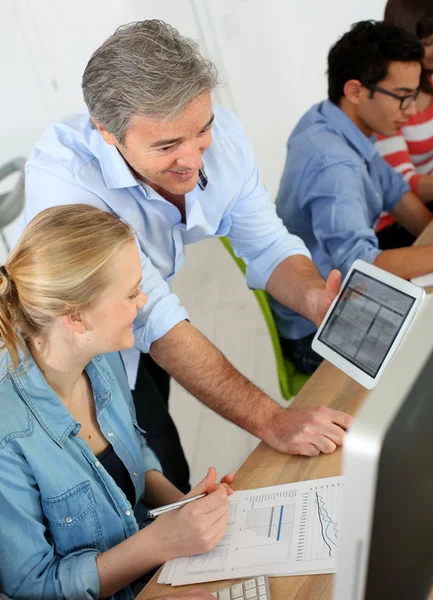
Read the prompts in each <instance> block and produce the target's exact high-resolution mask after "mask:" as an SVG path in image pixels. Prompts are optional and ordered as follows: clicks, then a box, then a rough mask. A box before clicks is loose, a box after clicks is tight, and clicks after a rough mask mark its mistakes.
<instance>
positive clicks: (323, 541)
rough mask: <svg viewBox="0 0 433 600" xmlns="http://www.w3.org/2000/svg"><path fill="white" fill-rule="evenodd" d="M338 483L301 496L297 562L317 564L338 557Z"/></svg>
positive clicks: (311, 490)
mask: <svg viewBox="0 0 433 600" xmlns="http://www.w3.org/2000/svg"><path fill="white" fill-rule="evenodd" d="M342 491H343V486H342V485H341V484H340V483H336V484H330V485H321V486H317V487H316V486H314V487H311V488H310V489H309V490H308V491H307V492H304V493H303V494H302V507H301V521H300V532H299V541H298V549H297V557H296V558H297V560H302V561H308V560H320V559H325V558H334V557H336V556H338V546H339V537H338V535H339V533H338V526H339V525H338V524H339V520H338V519H339V508H340V506H341V494H342Z"/></svg>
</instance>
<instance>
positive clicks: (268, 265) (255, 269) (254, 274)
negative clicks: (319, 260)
mask: <svg viewBox="0 0 433 600" xmlns="http://www.w3.org/2000/svg"><path fill="white" fill-rule="evenodd" d="M291 237H292V238H295V237H296V236H291ZM298 239H299V242H300V244H299V246H296V247H294V248H285V249H281V250H280V251H279V252H278V253H277V257H276V256H275V254H276V253H275V249H272V256H270V254H271V253H270V252H263V253H262V254H261V255H259V256H258V257H257V258H255V259H253V260H252V261H251V262H250V263H249V264H248V266H247V284H248V287H249V288H251V289H252V290H266V286H267V284H268V281H269V277H270V276H271V275H272V273H273V272H274V270H275V269H276V268H277V267H278V265H279V264H280V263H282V262H283V260H285V259H286V258H290V257H291V256H297V255H299V254H300V255H302V256H306V257H307V258H310V259H311V254H310V251H309V250H308V248H307V247H306V246H305V245H304V244H303V242H302V240H301V239H300V238H298Z"/></svg>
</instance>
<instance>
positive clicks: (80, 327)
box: [61, 313, 87, 334]
mask: <svg viewBox="0 0 433 600" xmlns="http://www.w3.org/2000/svg"><path fill="white" fill-rule="evenodd" d="M61 318H62V320H63V323H64V325H66V327H68V328H69V329H72V331H74V332H75V333H80V334H83V333H86V331H87V327H86V325H85V324H84V321H83V319H82V318H81V315H80V313H71V314H69V315H63V316H62V317H61Z"/></svg>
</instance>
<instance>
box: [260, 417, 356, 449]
mask: <svg viewBox="0 0 433 600" xmlns="http://www.w3.org/2000/svg"><path fill="white" fill-rule="evenodd" d="M351 423H352V417H351V416H350V415H348V414H347V413H343V412H340V411H339V410H333V409H332V408H326V407H324V406H316V407H314V408H298V409H296V408H287V409H284V408H281V407H280V410H279V411H277V412H276V414H275V415H274V417H273V419H272V420H271V422H270V423H269V424H268V431H267V433H264V435H263V438H262V439H263V440H264V441H265V442H266V443H267V444H269V445H270V446H271V447H272V448H274V449H275V450H279V451H280V452H284V453H285V454H301V455H303V456H317V455H318V454H320V453H321V452H323V453H324V454H332V453H333V452H334V450H335V449H336V448H337V446H341V445H342V444H343V440H344V436H345V432H346V429H348V428H349V427H350V425H351Z"/></svg>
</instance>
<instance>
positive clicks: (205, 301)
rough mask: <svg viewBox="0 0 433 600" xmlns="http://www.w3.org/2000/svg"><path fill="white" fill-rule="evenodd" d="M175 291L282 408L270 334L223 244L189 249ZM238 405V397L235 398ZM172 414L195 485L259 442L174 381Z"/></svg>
mask: <svg viewBox="0 0 433 600" xmlns="http://www.w3.org/2000/svg"><path fill="white" fill-rule="evenodd" d="M172 289H173V291H174V292H175V293H176V294H177V295H178V296H179V298H180V300H181V302H182V304H183V305H184V306H185V307H186V308H187V310H188V312H189V314H190V317H191V322H192V323H193V324H194V326H195V327H197V328H198V329H199V330H200V331H201V332H202V333H203V334H204V335H206V336H207V337H208V338H209V339H210V340H211V341H212V342H213V343H214V344H215V345H216V346H217V347H218V348H219V349H220V350H221V351H222V352H223V353H224V354H225V355H226V356H227V358H228V359H229V360H230V361H231V362H232V363H233V364H234V366H235V367H236V368H237V369H239V370H240V371H241V372H242V373H243V374H244V375H246V376H247V377H248V378H249V379H251V380H252V381H254V383H255V384H256V385H258V386H259V387H261V388H262V389H263V390H265V391H266V393H267V394H268V395H270V396H271V397H272V398H274V399H276V400H280V401H281V404H283V405H287V402H285V401H284V400H281V396H280V393H279V388H278V380H277V375H276V367H275V362H274V356H273V352H272V346H271V342H270V338H269V334H268V331H267V328H266V325H265V322H264V319H263V317H262V314H261V311H260V309H259V307H258V305H257V302H256V300H255V297H254V295H253V293H252V292H251V290H249V289H248V288H247V286H246V284H245V280H244V278H243V275H242V274H241V272H240V271H239V269H238V268H237V266H236V264H235V263H234V261H233V259H232V258H231V257H230V256H229V254H228V252H227V251H226V250H225V248H224V247H223V245H222V244H221V242H220V241H219V240H217V239H209V240H205V241H203V242H200V243H198V244H194V245H192V246H188V247H187V248H186V261H185V264H184V265H183V267H182V268H181V270H180V271H179V273H178V274H177V275H176V277H175V278H174V280H173V285H172ZM233 402H236V398H233ZM170 407H171V409H170V410H171V414H172V416H173V418H174V420H175V422H176V424H177V427H178V429H179V433H180V437H181V440H182V445H183V447H184V450H185V453H186V457H187V459H188V462H189V465H190V469H191V482H192V484H195V483H197V482H198V481H199V480H200V479H202V477H204V475H205V473H206V470H207V467H208V466H210V465H212V466H215V467H216V469H217V472H218V473H220V474H221V475H223V474H225V473H227V472H230V471H235V470H236V469H237V468H238V467H239V466H240V465H241V464H242V463H243V462H244V460H245V459H246V458H247V456H248V455H249V454H250V453H251V451H252V450H253V449H254V448H255V447H256V445H257V443H258V439H257V438H255V437H254V436H252V435H250V434H248V433H246V432H245V431H243V430H241V429H240V428H239V427H236V426H235V425H233V424H232V423H230V422H228V421H226V420H224V419H223V418H222V417H220V416H219V415H217V414H215V413H214V412H213V411H211V410H210V409H208V408H206V407H205V406H204V405H203V404H202V403H200V402H198V401H197V400H196V399H195V398H193V397H192V396H190V395H189V394H188V393H187V392H186V391H185V390H184V389H183V388H181V386H179V385H178V384H177V383H176V382H173V385H172V389H171V395H170Z"/></svg>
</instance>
